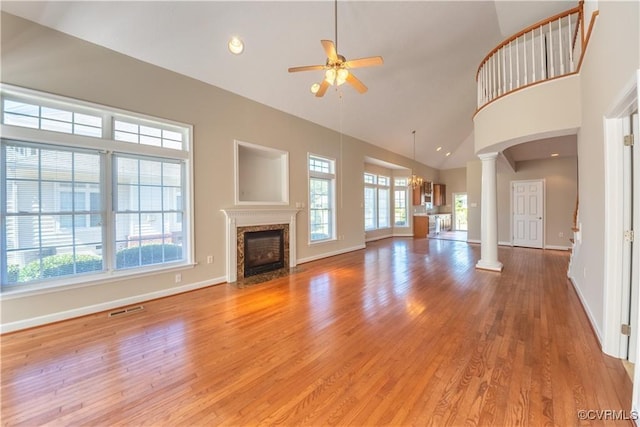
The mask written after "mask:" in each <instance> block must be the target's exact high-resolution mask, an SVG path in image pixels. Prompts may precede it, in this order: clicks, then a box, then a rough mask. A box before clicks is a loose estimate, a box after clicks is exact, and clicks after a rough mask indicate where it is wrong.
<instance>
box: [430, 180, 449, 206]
mask: <svg viewBox="0 0 640 427" xmlns="http://www.w3.org/2000/svg"><path fill="white" fill-rule="evenodd" d="M446 204H447V186H446V185H445V184H433V206H444V205H446Z"/></svg>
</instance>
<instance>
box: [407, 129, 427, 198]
mask: <svg viewBox="0 0 640 427" xmlns="http://www.w3.org/2000/svg"><path fill="white" fill-rule="evenodd" d="M411 133H413V161H414V162H415V161H416V131H415V130H414V131H412V132H411ZM423 182H424V179H422V177H421V176H418V175H416V174H415V173H413V169H412V170H411V178H409V183H408V184H407V185H408V186H409V187H411V188H413V189H414V190H415V189H416V188H418V187H420V186H421V185H422V183H423Z"/></svg>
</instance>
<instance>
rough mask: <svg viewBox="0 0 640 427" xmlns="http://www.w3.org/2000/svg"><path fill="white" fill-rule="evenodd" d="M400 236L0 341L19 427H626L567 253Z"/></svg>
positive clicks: (6, 399) (6, 390)
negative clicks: (266, 276) (244, 281)
mask: <svg viewBox="0 0 640 427" xmlns="http://www.w3.org/2000/svg"><path fill="white" fill-rule="evenodd" d="M499 257H500V260H501V261H502V262H503V264H504V271H503V272H502V273H495V272H488V271H482V270H476V269H475V264H476V262H477V260H478V258H479V246H475V245H469V244H466V243H464V242H455V241H445V240H429V239H410V238H395V239H385V240H381V241H377V242H372V243H369V244H367V248H366V249H364V250H360V251H355V252H351V253H348V254H344V255H339V256H335V257H331V258H328V259H325V260H319V261H313V262H310V263H306V264H303V265H300V266H299V267H298V269H297V271H295V272H293V273H292V274H290V275H288V276H285V277H280V278H277V279H274V280H271V281H268V282H264V283H260V284H256V285H252V286H247V287H245V288H240V289H239V288H236V287H234V286H232V285H229V284H223V285H217V286H211V287H208V288H204V289H200V290H197V291H193V292H188V293H184V294H180V295H176V296H172V297H167V298H163V299H158V300H153V301H148V302H146V303H144V304H143V305H144V310H143V311H141V312H138V313H135V314H131V315H127V316H122V317H114V318H108V317H107V316H106V313H98V314H94V315H90V316H85V317H82V318H78V319H72V320H69V321H65V322H59V323H56V324H51V325H46V326H42V327H38V328H33V329H30V330H25V331H19V332H15V333H11V334H6V335H4V336H2V337H1V345H2V347H1V354H0V357H1V362H2V368H1V369H2V372H1V374H2V377H1V378H0V392H1V396H0V399H1V402H0V403H1V405H0V410H1V417H2V420H1V423H2V425H5V426H14V425H25V426H33V425H54V426H55V425H109V426H117V425H122V426H125V425H126V426H130V425H151V426H182V425H184V426H190V425H231V426H237V425H306V426H308V425H339V426H344V425H354V426H355V425H357V426H362V425H403V426H404V425H420V426H427V425H432V426H438V427H439V426H448V425H451V426H459V425H465V426H489V425H491V426H492V425H510V426H511V425H513V426H517V425H523V426H542V425H550V426H551V425H562V426H570V425H576V426H577V425H580V426H588V425H594V426H595V425H605V426H608V425H616V426H620V425H631V423H626V424H625V422H624V421H623V422H620V421H617V422H614V421H607V420H579V419H578V415H577V411H578V410H581V409H585V410H612V411H617V410H625V409H626V410H628V409H629V407H630V400H631V382H630V380H629V377H628V375H627V374H626V372H625V370H624V368H623V366H622V364H621V362H620V361H619V360H616V359H613V358H611V357H608V356H606V355H604V354H603V353H602V352H601V351H600V348H599V345H598V342H597V339H596V337H595V336H594V334H593V331H592V330H591V328H590V326H589V323H588V318H587V316H586V314H585V312H584V310H583V308H582V307H581V305H580V302H579V299H578V297H577V295H576V293H575V291H574V289H573V287H572V285H571V283H570V282H569V281H568V280H567V278H566V269H567V263H568V254H567V253H566V252H560V251H542V250H534V249H525V248H504V247H501V248H499Z"/></svg>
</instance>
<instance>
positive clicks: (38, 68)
mask: <svg viewBox="0 0 640 427" xmlns="http://www.w3.org/2000/svg"><path fill="white" fill-rule="evenodd" d="M1 24H2V45H1V55H2V56H1V60H2V62H1V64H2V81H3V82H4V83H9V84H13V85H17V86H23V87H28V88H32V89H36V90H41V91H44V92H50V93H55V94H58V95H62V96H67V97H72V98H77V99H81V100H86V101H89V102H94V103H98V104H103V105H108V106H112V107H117V108H122V109H125V110H130V111H134V112H139V113H143V114H147V115H150V116H156V117H161V118H167V119H170V120H175V121H179V122H184V123H189V124H192V125H193V126H194V148H193V150H194V154H195V155H194V159H195V163H194V171H195V172H194V173H195V176H194V178H195V179H194V180H195V183H194V188H195V189H194V192H195V195H194V199H195V210H194V212H193V214H194V217H195V230H196V231H195V256H196V259H195V260H194V261H195V262H197V264H196V265H195V266H194V267H193V268H187V269H184V270H183V271H181V274H182V283H181V285H185V286H190V285H191V286H194V287H197V286H205V285H208V284H212V283H220V282H222V281H223V280H224V276H225V261H224V260H225V233H224V230H225V228H224V224H225V222H224V215H223V214H222V212H220V209H222V208H228V207H233V206H234V188H233V184H232V183H233V182H234V171H233V144H234V139H238V140H241V141H245V142H249V143H254V144H259V145H263V146H267V147H273V148H277V149H280V150H284V151H287V152H289V165H290V183H289V185H290V198H289V201H290V205H291V206H295V204H296V202H303V203H305V206H306V205H307V200H308V189H307V180H306V177H307V170H306V159H307V153H308V152H312V153H315V154H319V155H323V156H327V157H331V158H335V159H337V174H338V182H337V193H338V194H337V205H338V206H337V228H338V235H339V236H340V237H341V239H340V240H337V241H335V242H330V243H323V244H318V245H313V246H310V245H309V244H308V238H307V232H308V225H307V223H308V215H307V212H306V210H303V211H302V212H300V213H299V215H298V222H297V223H298V235H297V247H298V258H299V259H301V260H310V259H314V258H320V257H324V256H329V255H332V254H337V253H341V252H345V251H349V250H353V249H357V248H361V247H363V245H364V242H365V234H364V223H363V222H364V221H363V214H362V212H363V211H362V203H363V184H362V176H363V171H364V160H365V157H367V156H368V157H372V158H378V159H381V160H385V161H387V162H391V163H394V164H397V165H400V166H403V167H406V168H414V169H416V170H417V171H418V173H420V174H422V175H423V176H433V175H435V173H436V172H435V170H433V169H431V168H428V167H426V166H424V165H419V164H416V163H415V162H413V161H412V160H410V159H407V158H404V157H402V156H399V155H396V154H393V153H390V152H388V151H386V150H383V149H380V148H378V147H375V146H373V145H370V144H367V143H366V142H363V141H359V140H356V139H353V138H350V137H347V136H344V137H341V136H340V135H339V134H338V133H336V132H334V131H331V130H329V129H326V128H323V127H321V126H318V125H315V124H313V123H311V122H308V121H305V120H302V119H299V118H296V117H294V116H291V115H288V114H285V113H283V112H280V111H277V110H275V109H272V108H269V107H267V106H265V105H262V104H258V103H256V102H253V101H250V100H248V99H246V98H242V97H240V96H237V95H234V94H232V93H230V92H227V91H224V90H221V89H219V88H216V87H212V86H210V85H207V84H205V83H202V82H200V81H197V80H194V79H191V78H187V77H184V76H181V75H179V74H176V73H173V72H170V71H168V70H165V69H162V68H159V67H155V66H152V65H150V64H147V63H144V62H142V61H138V60H135V59H133V58H130V57H127V56H125V55H121V54H118V53H115V52H113V51H110V50H108V49H105V48H102V47H98V46H96V45H92V44H90V43H87V42H84V41H82V40H79V39H76V38H73V37H70V36H67V35H64V34H62V33H59V32H56V31H53V30H50V29H47V28H44V27H41V26H39V25H36V24H33V23H31V22H29V21H25V20H23V19H20V18H17V17H14V16H12V15H8V14H5V13H3V14H2V23H1ZM208 255H213V257H214V263H213V264H206V257H207V256H208ZM176 289H177V288H176V285H175V283H174V272H172V273H162V274H154V275H151V276H144V277H139V278H136V279H124V280H117V281H115V280H114V281H107V282H103V283H99V284H94V285H92V286H85V287H79V288H74V289H66V290H59V291H54V292H50V293H47V294H36V295H31V296H19V297H6V296H5V297H4V298H3V300H2V323H3V324H7V323H12V322H21V321H29V319H31V320H32V321H33V322H35V323H38V322H40V323H41V322H46V321H50V320H52V319H53V320H55V319H58V318H64V317H70V316H73V315H77V314H82V313H85V312H91V311H95V310H104V309H109V308H112V307H115V306H117V305H122V304H124V303H132V302H133V301H136V300H144V299H145V298H148V295H157V294H158V293H159V292H160V293H162V292H164V293H171V292H174V291H175V290H176ZM56 316H57V317H56Z"/></svg>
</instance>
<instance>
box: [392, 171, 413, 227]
mask: <svg viewBox="0 0 640 427" xmlns="http://www.w3.org/2000/svg"><path fill="white" fill-rule="evenodd" d="M407 182H408V179H407V178H404V177H403V178H394V180H393V226H394V227H410V226H411V224H409V200H410V199H409V197H411V195H410V194H409V188H408V187H407ZM398 193H402V194H404V202H405V205H404V207H402V206H401V207H398V198H397V197H396V195H397V194H398ZM397 209H404V211H405V224H404V225H398V224H397V218H396V210H397Z"/></svg>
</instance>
